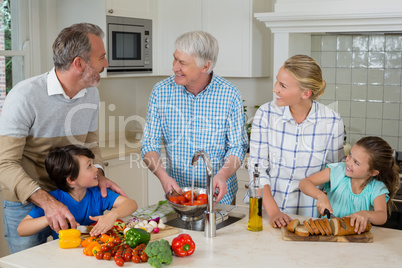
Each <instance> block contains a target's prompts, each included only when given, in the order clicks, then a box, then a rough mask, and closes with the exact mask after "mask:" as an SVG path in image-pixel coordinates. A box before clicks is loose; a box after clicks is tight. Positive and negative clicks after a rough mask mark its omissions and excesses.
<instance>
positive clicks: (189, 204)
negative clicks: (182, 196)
mask: <svg viewBox="0 0 402 268" xmlns="http://www.w3.org/2000/svg"><path fill="white" fill-rule="evenodd" d="M182 205H183V206H192V205H191V203H190V202H187V203H183V204H182Z"/></svg>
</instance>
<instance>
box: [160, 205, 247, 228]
mask: <svg viewBox="0 0 402 268" xmlns="http://www.w3.org/2000/svg"><path fill="white" fill-rule="evenodd" d="M236 208H237V207H236V206H232V205H222V204H217V205H216V206H215V209H214V211H215V212H217V213H216V230H219V229H222V228H223V227H225V226H228V225H230V224H232V223H235V222H237V221H239V220H241V219H243V218H244V217H245V216H246V215H245V214H243V213H239V212H236V211H233V210H235V209H236ZM175 216H176V218H174V219H172V220H169V221H167V222H166V223H165V224H166V225H169V226H172V227H177V228H181V229H186V230H191V231H204V215H202V218H201V219H200V220H197V221H185V220H182V219H181V218H180V217H179V215H177V213H176V215H175Z"/></svg>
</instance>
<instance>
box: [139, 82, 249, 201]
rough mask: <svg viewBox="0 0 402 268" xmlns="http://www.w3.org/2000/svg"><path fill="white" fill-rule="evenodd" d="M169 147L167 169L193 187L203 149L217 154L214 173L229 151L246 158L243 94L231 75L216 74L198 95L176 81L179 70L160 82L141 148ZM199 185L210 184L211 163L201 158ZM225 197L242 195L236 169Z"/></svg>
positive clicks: (144, 150) (157, 149) (145, 150)
mask: <svg viewBox="0 0 402 268" xmlns="http://www.w3.org/2000/svg"><path fill="white" fill-rule="evenodd" d="M162 137H163V143H164V146H165V150H166V159H162V160H163V162H164V163H166V171H167V172H168V174H169V175H170V176H171V177H172V178H174V179H175V180H176V181H177V183H178V185H179V186H180V187H191V179H192V174H193V166H192V165H191V159H192V157H193V155H194V153H195V152H196V151H197V150H204V151H205V152H206V153H207V154H208V155H209V156H210V158H211V162H212V165H213V175H216V173H217V172H218V171H219V170H220V169H221V167H222V166H223V164H224V161H225V159H226V158H227V157H228V156H229V155H235V156H237V157H239V158H240V160H241V161H243V159H244V156H245V154H246V151H247V147H248V139H247V132H246V127H245V117H244V110H243V102H242V97H241V94H240V92H239V90H238V89H237V88H236V87H235V86H234V85H232V84H231V83H230V82H228V81H227V80H225V79H223V78H221V77H219V76H215V75H213V77H212V80H211V82H210V84H209V85H208V86H207V87H206V88H205V89H204V90H203V91H202V92H200V93H199V94H198V95H196V96H194V95H193V94H192V93H190V92H188V91H187V90H186V89H185V87H184V86H181V85H177V84H176V83H175V82H174V76H172V77H169V78H167V79H165V80H163V81H161V82H159V83H157V84H156V85H155V86H154V88H153V90H152V93H151V97H150V100H149V103H148V112H147V122H146V125H145V129H144V137H143V140H142V148H141V154H142V156H144V155H145V154H146V153H148V152H150V151H155V152H158V153H159V154H160V151H161V142H162ZM194 176H195V178H194V187H201V188H206V185H205V184H206V180H205V166H204V163H203V161H202V160H201V159H200V160H199V161H198V164H197V165H196V167H195V170H194ZM227 186H228V194H226V195H225V196H224V198H223V199H222V201H221V202H222V203H230V202H231V201H232V200H233V198H234V197H235V195H236V192H237V189H238V185H237V179H236V174H234V175H232V176H231V177H230V178H229V180H228V182H227Z"/></svg>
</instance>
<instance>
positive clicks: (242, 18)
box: [158, 0, 269, 77]
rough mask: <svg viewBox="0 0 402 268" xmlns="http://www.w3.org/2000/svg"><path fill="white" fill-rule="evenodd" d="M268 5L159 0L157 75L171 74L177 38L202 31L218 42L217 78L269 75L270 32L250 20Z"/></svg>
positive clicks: (250, 0) (260, 0) (257, 0)
mask: <svg viewBox="0 0 402 268" xmlns="http://www.w3.org/2000/svg"><path fill="white" fill-rule="evenodd" d="M268 4H269V3H268V1H265V0H219V1H216V0H171V1H165V0H159V1H158V37H159V38H158V39H159V43H158V44H159V45H158V47H159V55H160V62H159V72H160V73H159V74H160V75H172V74H173V71H172V62H173V57H172V55H173V52H174V41H175V40H176V38H177V37H178V36H179V35H180V34H182V33H185V32H188V31H194V30H203V31H206V32H209V33H211V34H212V35H213V36H215V37H216V39H217V40H218V43H219V55H218V61H217V65H216V67H215V73H216V74H217V75H220V76H226V77H262V76H268V71H269V68H268V66H269V64H268V62H269V58H268V52H269V32H268V31H266V29H264V27H265V26H264V25H263V23H260V22H258V21H256V20H255V19H254V18H253V14H254V12H264V11H265V12H266V11H267V10H268Z"/></svg>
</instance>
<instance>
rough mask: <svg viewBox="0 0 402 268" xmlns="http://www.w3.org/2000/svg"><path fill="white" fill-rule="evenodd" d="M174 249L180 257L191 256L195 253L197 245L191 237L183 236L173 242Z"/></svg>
mask: <svg viewBox="0 0 402 268" xmlns="http://www.w3.org/2000/svg"><path fill="white" fill-rule="evenodd" d="M172 249H173V252H174V253H175V254H176V255H177V256H179V257H185V256H190V255H191V254H193V253H194V251H195V243H194V241H193V239H192V238H191V236H190V235H188V234H181V235H179V236H178V237H175V238H174V239H173V240H172Z"/></svg>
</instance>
